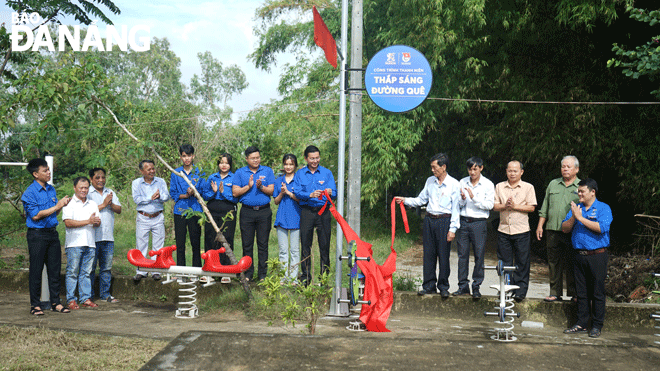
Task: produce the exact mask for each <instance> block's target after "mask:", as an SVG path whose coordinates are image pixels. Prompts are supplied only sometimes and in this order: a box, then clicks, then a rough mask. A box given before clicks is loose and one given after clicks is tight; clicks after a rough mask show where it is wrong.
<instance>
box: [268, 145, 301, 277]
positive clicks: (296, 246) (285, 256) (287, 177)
mask: <svg viewBox="0 0 660 371" xmlns="http://www.w3.org/2000/svg"><path fill="white" fill-rule="evenodd" d="M282 166H283V168H284V174H282V175H281V176H280V177H278V178H277V179H276V180H275V190H274V192H273V197H274V199H275V205H279V208H278V209H277V216H276V217H275V228H276V229H277V242H278V244H279V246H280V254H279V257H280V262H282V266H283V267H284V270H285V278H286V279H288V280H289V281H292V282H295V280H296V279H297V278H298V264H299V262H300V205H298V199H297V198H296V195H294V194H293V177H294V175H295V173H296V169H297V168H298V159H297V158H296V156H295V155H293V154H291V153H289V154H286V155H284V158H282ZM289 254H291V260H290V261H289Z"/></svg>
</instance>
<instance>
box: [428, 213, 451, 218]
mask: <svg viewBox="0 0 660 371" xmlns="http://www.w3.org/2000/svg"><path fill="white" fill-rule="evenodd" d="M426 216H428V217H429V218H431V219H444V218H451V214H431V213H426Z"/></svg>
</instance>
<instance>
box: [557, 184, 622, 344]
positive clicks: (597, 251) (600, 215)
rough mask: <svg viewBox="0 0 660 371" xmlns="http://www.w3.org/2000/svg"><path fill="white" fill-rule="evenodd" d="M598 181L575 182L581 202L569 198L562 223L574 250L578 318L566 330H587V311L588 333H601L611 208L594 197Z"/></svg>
mask: <svg viewBox="0 0 660 371" xmlns="http://www.w3.org/2000/svg"><path fill="white" fill-rule="evenodd" d="M596 192H598V184H597V183H596V181H595V180H593V179H591V178H587V179H584V180H582V181H580V183H578V198H579V201H580V203H579V204H577V205H576V204H575V202H571V210H570V211H569V212H568V215H567V216H566V218H565V219H564V221H563V222H562V224H561V229H562V231H563V232H564V233H570V232H571V231H572V232H573V234H572V235H571V242H572V244H573V249H574V250H575V265H574V273H575V289H576V291H577V298H578V313H577V316H578V320H577V323H576V324H575V326H573V327H571V328H569V329H566V330H564V333H566V334H575V333H581V332H587V323H588V321H589V315H591V317H592V327H591V331H589V337H592V338H597V337H599V336H600V332H601V329H602V328H603V320H604V319H605V277H606V276H607V260H608V254H607V247H608V246H609V245H610V224H611V223H612V210H611V209H610V207H609V206H608V205H607V204H605V203H603V202H600V201H598V200H597V199H596Z"/></svg>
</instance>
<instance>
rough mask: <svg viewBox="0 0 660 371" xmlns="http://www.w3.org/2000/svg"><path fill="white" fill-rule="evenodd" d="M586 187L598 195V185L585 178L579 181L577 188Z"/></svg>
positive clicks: (592, 180)
mask: <svg viewBox="0 0 660 371" xmlns="http://www.w3.org/2000/svg"><path fill="white" fill-rule="evenodd" d="M583 186H586V187H587V188H589V190H590V191H595V192H596V193H598V183H596V181H595V180H594V179H591V178H585V179H582V180H580V183H578V187H583Z"/></svg>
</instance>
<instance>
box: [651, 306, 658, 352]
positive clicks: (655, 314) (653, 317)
mask: <svg viewBox="0 0 660 371" xmlns="http://www.w3.org/2000/svg"><path fill="white" fill-rule="evenodd" d="M650 317H651V319H652V320H654V321H655V323H656V324H655V326H653V328H655V329H657V330H660V325H659V324H658V322H660V311H657V312H655V313H653V314H651V316H650ZM653 336H656V337H660V332H656V333H655V334H653ZM653 342H654V343H656V344H658V345H660V340H654V341H653Z"/></svg>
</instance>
